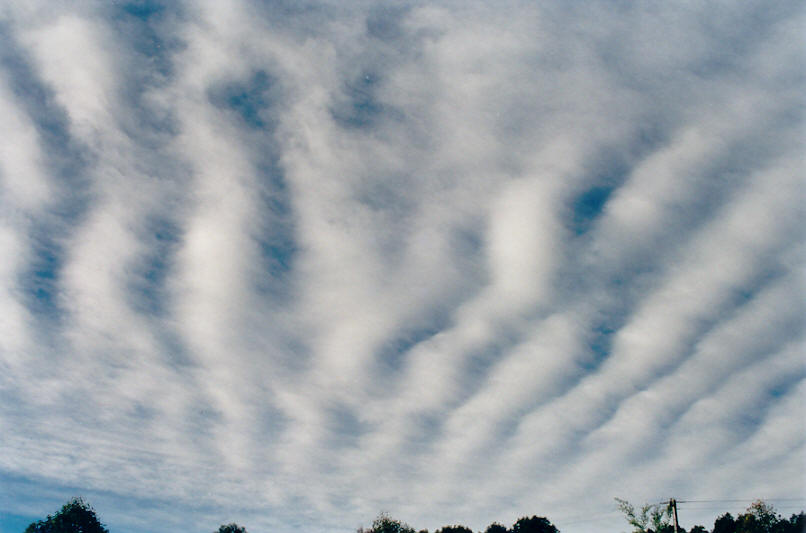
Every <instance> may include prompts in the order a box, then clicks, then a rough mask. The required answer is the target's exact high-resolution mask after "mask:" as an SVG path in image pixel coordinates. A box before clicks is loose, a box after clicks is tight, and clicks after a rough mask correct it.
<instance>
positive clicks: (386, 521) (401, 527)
mask: <svg viewBox="0 0 806 533" xmlns="http://www.w3.org/2000/svg"><path fill="white" fill-rule="evenodd" d="M356 533H415V532H414V528H412V527H411V526H410V525H408V524H406V523H403V522H401V521H400V520H395V519H394V518H391V517H390V516H389V515H388V514H386V513H381V514H379V515H378V518H376V519H375V520H373V521H372V528H371V529H364V528H358V530H357V531H356Z"/></svg>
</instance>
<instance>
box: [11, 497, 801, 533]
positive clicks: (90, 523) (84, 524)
mask: <svg viewBox="0 0 806 533" xmlns="http://www.w3.org/2000/svg"><path fill="white" fill-rule="evenodd" d="M616 501H617V502H618V507H619V510H621V512H622V513H624V517H625V519H626V520H627V523H628V524H629V525H630V527H632V531H631V533H674V532H675V529H674V525H673V524H672V512H671V508H670V507H669V506H667V505H662V504H645V505H643V506H641V507H640V508H636V507H635V506H634V505H632V504H631V503H629V502H628V501H626V500H621V499H618V498H616ZM677 531H678V533H804V532H806V514H804V512H803V511H801V512H800V513H798V514H793V515H792V516H790V517H789V518H785V517H783V516H781V515H780V514H779V513H778V512H777V511H776V510H775V508H773V507H772V506H771V505H769V504H767V503H765V502H764V501H762V500H757V501H755V502H753V503H752V504H751V505H750V506H749V507H748V508H747V510H746V511H745V512H744V513H740V514H739V515H737V516H736V517H735V518H734V517H733V515H731V514H730V513H724V514H722V515H721V516H719V517H718V518H717V519H716V520H715V521H714V526H713V528H712V529H710V530H709V529H707V528H706V527H705V526H702V525H697V526H694V527H692V528H691V529H689V530H686V529H685V528H683V527H680V526H678V529H677ZM24 533H110V532H109V530H108V529H107V528H106V526H104V525H103V524H102V523H101V522H100V520H99V519H98V517H97V516H96V514H95V510H94V509H93V508H92V507H91V506H90V505H89V504H88V503H87V502H86V501H85V500H83V499H82V498H73V499H72V500H70V501H69V502H67V503H66V504H65V505H64V506H62V508H61V509H60V510H59V511H57V512H56V513H55V514H53V515H52V516H51V515H48V516H47V518H45V519H43V520H39V521H37V522H33V523H31V525H29V526H28V527H27V528H26V529H25V532H24ZM213 533H248V532H247V531H246V528H244V527H242V526H239V525H238V524H235V523H232V524H224V525H221V526H220V527H219V528H218V530H216V531H214V532H213ZM356 533H429V531H428V530H427V529H420V530H417V529H415V528H413V527H411V526H410V525H408V524H406V523H405V522H401V521H400V520H397V519H395V518H392V517H390V516H389V515H388V514H386V513H381V514H380V515H378V517H377V518H376V519H375V520H373V522H372V527H370V528H368V529H365V528H363V527H360V528H358V529H357V530H356ZM434 533H474V532H473V530H472V529H470V528H469V527H466V526H462V525H450V526H444V527H442V528H440V529H437V530H436V531H434ZM479 533H559V530H558V529H557V528H556V527H555V526H554V524H552V523H551V522H550V521H549V519H548V518H546V517H543V516H536V515H534V516H531V517H528V516H524V517H522V518H519V519H518V520H517V521H515V523H514V524H512V526H510V527H506V526H504V525H503V524H500V523H498V522H495V523H492V524H490V525H489V526H487V528H486V529H485V530H484V531H483V532H479Z"/></svg>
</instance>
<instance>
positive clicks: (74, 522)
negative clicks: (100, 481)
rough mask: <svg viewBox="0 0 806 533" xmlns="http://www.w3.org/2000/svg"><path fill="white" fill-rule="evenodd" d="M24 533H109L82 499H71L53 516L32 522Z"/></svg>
mask: <svg viewBox="0 0 806 533" xmlns="http://www.w3.org/2000/svg"><path fill="white" fill-rule="evenodd" d="M25 533H109V530H108V529H106V528H105V527H104V525H103V524H101V522H100V521H98V517H96V516H95V510H94V509H93V508H92V507H91V506H90V505H89V504H88V503H87V502H85V501H84V500H83V499H82V498H73V499H72V500H70V501H69V502H67V503H66V504H64V505H63V506H62V508H61V509H60V510H59V511H58V512H57V513H56V514H55V515H53V516H50V515H48V517H47V518H46V519H45V520H40V521H39V522H33V523H32V524H31V525H29V526H28V527H27V528H25Z"/></svg>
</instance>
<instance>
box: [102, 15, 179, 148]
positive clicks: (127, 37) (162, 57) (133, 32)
mask: <svg viewBox="0 0 806 533" xmlns="http://www.w3.org/2000/svg"><path fill="white" fill-rule="evenodd" d="M107 18H108V21H109V23H110V25H111V26H112V27H113V28H114V30H115V34H116V36H117V37H118V39H119V43H120V45H121V50H122V51H124V53H122V54H119V56H118V59H119V61H123V62H124V63H125V68H122V69H120V74H121V75H122V76H123V77H124V80H125V83H121V84H120V86H121V88H122V89H121V94H120V96H121V98H122V99H123V101H124V103H125V104H127V107H128V108H130V109H132V110H135V112H131V113H127V114H121V115H120V116H119V117H118V118H119V120H120V124H119V126H120V127H121V128H122V129H123V131H125V132H126V133H127V134H128V135H129V136H130V137H132V138H134V139H137V140H138V142H140V143H143V144H146V145H150V146H152V147H158V146H159V145H160V144H162V143H164V137H165V136H170V135H175V134H176V133H177V132H178V129H179V127H178V121H177V119H176V118H175V117H174V116H173V114H172V113H171V112H170V111H169V110H167V109H165V108H162V107H160V108H157V107H155V106H154V105H153V104H152V103H150V101H149V100H148V99H147V98H145V96H146V95H147V93H148V91H149V90H151V89H154V88H159V87H162V86H164V85H165V84H167V83H168V82H169V81H170V79H171V77H172V75H173V72H174V66H173V56H174V55H175V54H176V53H177V52H179V51H181V50H182V49H183V48H184V44H183V43H182V42H181V41H180V40H179V39H178V37H176V35H177V32H176V29H175V26H176V24H177V23H178V21H180V20H181V19H182V12H181V8H180V6H179V4H177V3H176V2H171V3H165V2H157V1H151V0H147V1H142V2H128V3H125V4H117V3H113V4H110V5H109V6H108V12H107Z"/></svg>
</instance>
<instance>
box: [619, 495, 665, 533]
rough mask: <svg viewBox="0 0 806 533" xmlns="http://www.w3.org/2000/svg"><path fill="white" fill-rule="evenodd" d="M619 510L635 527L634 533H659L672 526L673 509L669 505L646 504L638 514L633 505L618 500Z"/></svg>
mask: <svg viewBox="0 0 806 533" xmlns="http://www.w3.org/2000/svg"><path fill="white" fill-rule="evenodd" d="M616 501H617V502H618V508H619V510H620V511H621V512H622V513H624V517H625V518H626V519H627V522H628V523H629V524H630V525H631V526H632V527H633V533H650V532H653V533H659V532H661V531H663V529H664V528H665V527H666V526H668V525H669V524H670V521H671V516H672V509H671V508H670V507H669V506H668V505H661V504H657V503H654V504H650V503H645V504H644V505H642V506H641V510H640V511H638V512H637V513H636V511H635V507H634V506H633V504H631V503H630V502H628V501H627V500H622V499H620V498H616Z"/></svg>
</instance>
